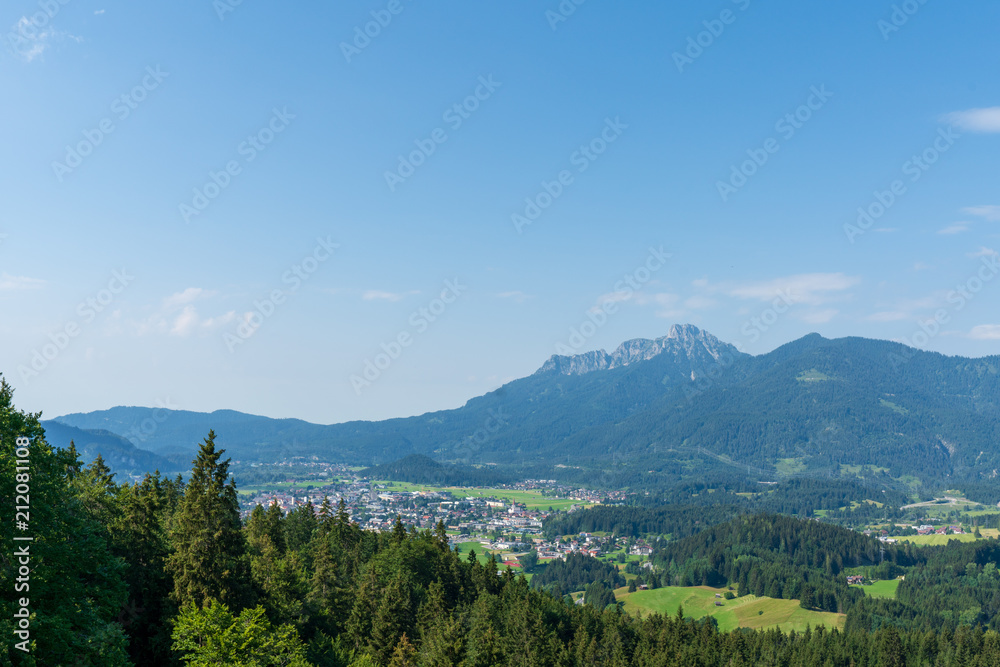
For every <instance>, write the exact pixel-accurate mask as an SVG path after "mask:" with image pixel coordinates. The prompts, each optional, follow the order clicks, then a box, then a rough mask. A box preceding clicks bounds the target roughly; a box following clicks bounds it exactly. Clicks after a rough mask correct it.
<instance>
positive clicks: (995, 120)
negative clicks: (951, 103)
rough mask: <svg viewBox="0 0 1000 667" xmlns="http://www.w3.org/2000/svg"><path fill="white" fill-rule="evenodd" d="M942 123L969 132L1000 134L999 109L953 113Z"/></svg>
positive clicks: (990, 108)
mask: <svg viewBox="0 0 1000 667" xmlns="http://www.w3.org/2000/svg"><path fill="white" fill-rule="evenodd" d="M944 121H945V122H947V123H951V124H952V125H957V126H958V127H960V128H962V129H963V130H967V131H969V132H1000V107H987V108H984V109H968V110H966V111H953V112H952V113H949V114H945V116H944Z"/></svg>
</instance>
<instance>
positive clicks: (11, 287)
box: [0, 273, 45, 292]
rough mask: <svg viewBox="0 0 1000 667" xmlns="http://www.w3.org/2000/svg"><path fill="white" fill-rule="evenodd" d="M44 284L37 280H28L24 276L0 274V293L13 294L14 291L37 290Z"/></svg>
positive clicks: (42, 281)
mask: <svg viewBox="0 0 1000 667" xmlns="http://www.w3.org/2000/svg"><path fill="white" fill-rule="evenodd" d="M44 284H45V281H44V280H41V279H39V278H28V277H26V276H12V275H10V274H7V273H0V292H13V291H15V290H25V289H39V288H40V287H42V285H44Z"/></svg>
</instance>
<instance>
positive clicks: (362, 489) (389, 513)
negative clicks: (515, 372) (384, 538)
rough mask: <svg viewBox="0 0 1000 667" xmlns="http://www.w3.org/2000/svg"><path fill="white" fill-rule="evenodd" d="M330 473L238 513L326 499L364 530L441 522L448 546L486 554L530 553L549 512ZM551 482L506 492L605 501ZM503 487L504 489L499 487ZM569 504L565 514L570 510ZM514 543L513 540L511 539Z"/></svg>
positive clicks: (271, 492)
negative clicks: (479, 548)
mask: <svg viewBox="0 0 1000 667" xmlns="http://www.w3.org/2000/svg"><path fill="white" fill-rule="evenodd" d="M331 472H333V473H336V474H329V473H328V474H327V475H326V480H325V481H326V482H327V483H325V484H324V483H320V484H317V485H312V486H309V487H308V488H306V487H303V486H301V481H310V482H311V481H312V479H313V476H312V475H310V478H309V479H308V480H299V482H300V483H299V484H298V485H294V486H289V485H288V482H296V480H295V479H288V480H284V483H278V484H272V485H263V486H264V487H265V488H266V487H267V486H271V487H272V488H270V489H267V490H260V491H256V492H253V493H248V494H244V495H242V496H241V497H240V505H241V507H240V509H241V513H242V514H243V515H244V516H247V515H249V513H250V512H251V511H252V510H253V508H254V507H256V506H257V505H264V506H265V507H266V506H269V505H271V504H272V503H275V504H277V505H278V506H279V507H280V508H281V509H282V510H283V511H285V512H288V511H291V510H293V509H295V508H296V507H297V506H299V505H304V504H306V503H312V505H313V506H314V507H315V508H316V509H317V511H318V510H319V507H320V506H321V505H322V503H323V500H324V498H329V501H330V504H331V505H333V506H336V505H337V503H338V502H339V501H340V500H341V499H343V500H344V503H345V505H346V507H347V510H348V512H350V514H351V520H352V521H355V522H357V523H358V525H359V526H361V528H363V529H365V530H374V531H385V530H390V529H391V528H392V525H393V524H394V523H395V521H396V517H397V516H399V517H400V518H401V519H402V521H403V523H404V524H406V525H407V526H415V527H417V528H418V529H424V528H431V529H433V528H434V527H435V526H437V524H438V522H439V521H442V522H444V524H445V526H447V527H448V529H449V530H453V531H454V530H457V531H459V532H460V533H461V535H460V536H458V537H456V538H455V539H454V541H460V542H469V541H476V540H477V539H478V540H480V541H482V542H483V543H484V546H486V545H489V546H488V548H489V549H502V550H508V549H513V548H514V547H515V546H518V545H522V546H523V545H527V549H530V548H532V546H533V545H534V544H535V541H536V540H540V539H541V533H542V522H543V521H544V520H545V519H546V517H548V516H549V514H550V513H551V512H549V511H545V510H541V509H535V510H529V509H527V508H525V507H524V506H523V505H518V504H512V503H510V502H509V501H508V500H506V499H504V498H501V497H495V496H489V495H483V494H488V493H489V492H488V491H482V492H478V494H477V495H468V492H464V491H455V492H454V493H452V492H446V491H399V490H395V488H394V487H393V486H392V485H387V484H379V483H376V482H373V481H371V480H367V479H364V478H361V477H359V476H357V475H356V474H355V473H353V472H351V471H350V470H348V469H346V468H343V467H338V469H337V470H336V471H331ZM554 484H555V482H554V481H553V480H527V481H525V482H523V483H521V484H517V485H513V486H511V487H510V489H511V490H545V491H547V492H550V493H552V494H553V495H554V496H557V497H559V498H573V499H578V500H580V504H581V505H583V504H584V503H598V502H600V501H601V500H602V499H604V498H607V497H608V495H607V494H598V493H596V492H593V491H590V490H587V489H572V488H568V487H560V486H558V485H556V486H551V485H554ZM505 488H506V487H505ZM576 507H577V505H572V506H571V507H570V510H571V511H572V509H574V508H576ZM515 537H516V538H517V539H514V538H515Z"/></svg>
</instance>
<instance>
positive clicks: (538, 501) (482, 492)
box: [377, 482, 590, 510]
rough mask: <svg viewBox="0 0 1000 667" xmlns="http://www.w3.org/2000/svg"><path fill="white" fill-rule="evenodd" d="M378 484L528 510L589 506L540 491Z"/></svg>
mask: <svg viewBox="0 0 1000 667" xmlns="http://www.w3.org/2000/svg"><path fill="white" fill-rule="evenodd" d="M377 483H378V484H387V485H389V486H388V488H386V491H395V492H404V491H406V492H412V491H448V492H450V493H452V494H454V495H455V497H456V498H457V499H459V500H461V499H462V498H465V497H467V496H476V497H483V498H490V497H492V498H502V499H505V500H507V501H508V502H517V503H524V505H525V506H526V507H527V509H529V510H531V509H542V510H544V509H548V508H549V507H551V508H552V509H556V510H565V509H569V508H570V506H572V505H582V506H589V505H590V504H589V503H582V502H580V501H579V500H570V499H568V498H546V497H545V496H544V495H542V493H541V492H539V491H511V490H508V489H490V488H478V487H477V488H470V487H459V486H431V485H429V484H410V483H408V482H377Z"/></svg>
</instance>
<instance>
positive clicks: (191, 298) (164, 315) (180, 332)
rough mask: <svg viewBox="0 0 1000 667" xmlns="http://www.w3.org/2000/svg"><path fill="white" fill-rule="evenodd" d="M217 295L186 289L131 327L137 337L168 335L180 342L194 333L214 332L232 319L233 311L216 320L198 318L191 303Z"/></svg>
mask: <svg viewBox="0 0 1000 667" xmlns="http://www.w3.org/2000/svg"><path fill="white" fill-rule="evenodd" d="M216 294H217V293H216V292H214V291H210V290H205V289H202V288H201V287H188V288H187V289H185V290H184V291H183V292H176V293H174V294H171V295H170V296H168V297H166V298H165V299H163V301H162V302H161V303H160V307H159V308H157V310H156V312H154V313H153V314H152V315H150V316H149V317H147V318H146V319H145V320H142V321H140V322H137V323H135V325H134V327H135V331H136V333H137V334H139V335H144V334H148V333H159V334H169V335H171V336H178V337H181V338H184V337H187V336H190V335H191V334H193V333H196V332H199V331H200V332H204V331H209V330H212V329H217V328H219V327H221V326H224V325H226V324H228V323H229V322H232V321H233V320H235V319H236V317H237V315H236V312H235V311H229V312H227V313H225V314H223V315H219V316H217V317H202V316H201V315H200V314H199V313H198V309H197V308H196V307H195V305H194V302H196V301H199V300H202V299H207V298H209V297H213V296H215V295H216Z"/></svg>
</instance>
